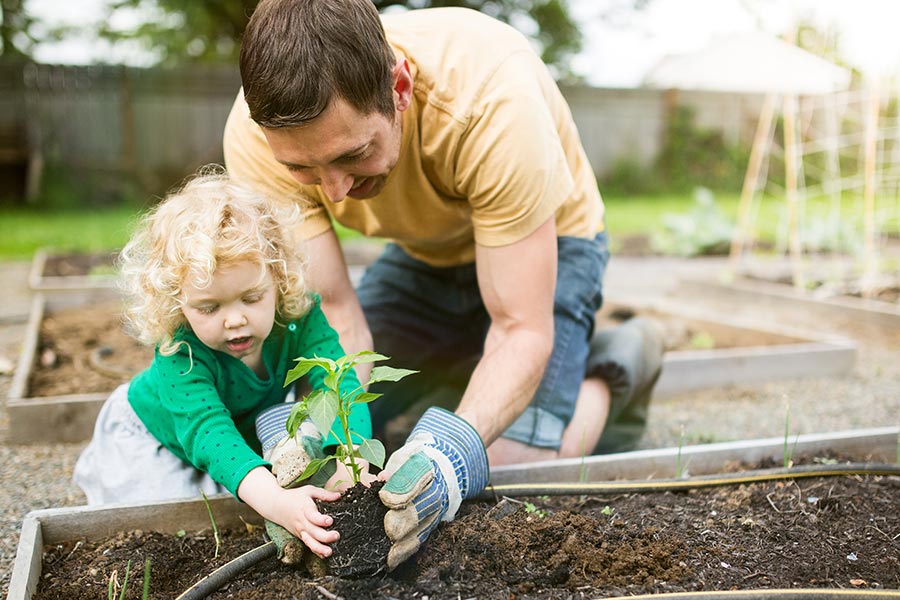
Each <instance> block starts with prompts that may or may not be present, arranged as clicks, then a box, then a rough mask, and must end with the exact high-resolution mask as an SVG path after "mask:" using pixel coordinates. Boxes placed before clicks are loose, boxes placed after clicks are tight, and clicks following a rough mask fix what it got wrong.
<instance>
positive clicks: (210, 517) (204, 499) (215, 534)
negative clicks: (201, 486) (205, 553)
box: [200, 490, 222, 558]
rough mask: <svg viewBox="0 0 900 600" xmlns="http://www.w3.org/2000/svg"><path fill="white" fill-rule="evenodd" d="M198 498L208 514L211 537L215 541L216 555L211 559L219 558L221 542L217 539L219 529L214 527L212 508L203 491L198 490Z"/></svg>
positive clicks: (216, 526) (214, 520)
mask: <svg viewBox="0 0 900 600" xmlns="http://www.w3.org/2000/svg"><path fill="white" fill-rule="evenodd" d="M200 496H201V497H202V498H203V503H204V504H206V512H207V513H209V521H210V523H212V530H213V537H214V538H215V540H216V553H215V554H214V555H213V558H219V547H220V546H221V545H222V541H221V540H220V539H219V527H218V525H216V519H215V517H213V513H212V507H211V506H210V505H209V500H208V499H207V497H206V494H204V493H203V490H200Z"/></svg>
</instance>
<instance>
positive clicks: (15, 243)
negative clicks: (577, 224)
mask: <svg viewBox="0 0 900 600" xmlns="http://www.w3.org/2000/svg"><path fill="white" fill-rule="evenodd" d="M712 198H713V200H714V208H706V209H704V208H703V207H701V206H700V205H698V204H697V201H696V200H695V196H694V195H693V194H690V193H686V194H662V195H656V196H616V195H612V194H606V195H604V198H603V200H604V202H605V203H606V218H607V225H608V227H609V231H610V232H611V234H612V235H613V236H614V237H616V236H625V235H635V234H645V235H649V236H658V235H660V234H662V233H663V232H664V231H665V230H666V220H667V219H668V220H671V217H673V216H680V217H681V221H682V222H688V223H690V222H697V224H698V225H700V226H701V227H702V226H703V225H704V223H706V222H707V220H708V222H709V223H714V222H720V223H723V224H727V223H734V221H735V220H736V217H737V212H738V202H739V194H738V193H716V194H714V195H713V196H712ZM885 204H891V203H890V202H885V203H882V206H884V205H885ZM893 204H896V201H894V202H893ZM885 208H888V207H885ZM889 208H890V211H891V212H892V213H893V212H894V211H896V210H897V207H896V206H892V207H889ZM139 210H140V209H138V208H135V207H134V206H129V207H119V208H106V209H91V210H86V211H76V210H53V211H51V210H46V209H45V210H27V209H21V208H17V209H11V208H0V234H2V235H0V260H17V259H28V258H30V257H31V256H32V255H33V253H34V251H35V250H36V249H38V248H40V247H52V248H54V249H58V250H65V251H82V252H97V251H103V250H115V249H118V248H121V247H122V246H123V245H124V244H125V242H126V241H127V239H128V235H129V232H130V230H131V227H132V225H133V223H134V220H135V218H136V216H137V214H138V211H139ZM755 211H756V215H755V218H754V230H755V231H756V234H757V235H758V237H759V238H760V239H762V240H766V241H770V242H771V241H773V240H775V239H776V238H778V236H782V237H783V236H784V235H785V231H786V225H785V224H786V219H785V216H784V215H785V207H784V203H783V202H782V201H777V200H772V199H769V200H766V201H763V202H761V203H758V205H757V207H756V208H755ZM806 214H807V219H806V228H807V230H808V234H809V235H825V234H827V233H828V232H827V231H826V233H825V234H823V233H822V230H823V224H824V223H825V222H826V220H827V219H828V217H829V210H828V206H827V204H826V203H825V202H824V201H821V200H820V201H815V202H812V201H811V202H809V203H808V205H807V207H806ZM861 214H862V211H861V199H859V198H851V199H849V200H848V201H845V202H844V206H843V207H842V211H841V219H840V222H841V223H842V227H844V228H845V229H846V228H849V229H850V230H851V232H855V233H853V235H860V234H859V232H861V231H862V227H861ZM885 217H887V215H882V216H881V217H880V218H879V223H880V225H881V227H882V228H883V229H887V230H890V231H892V232H896V231H897V230H898V229H900V223H898V218H897V215H896V214H894V215H893V216H892V217H891V218H885ZM338 235H339V236H340V237H341V238H342V239H349V238H353V237H358V236H359V234H357V233H356V232H353V231H350V230H347V229H345V228H342V227H338ZM687 235H690V234H689V233H688V234H687Z"/></svg>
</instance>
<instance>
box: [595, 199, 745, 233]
mask: <svg viewBox="0 0 900 600" xmlns="http://www.w3.org/2000/svg"><path fill="white" fill-rule="evenodd" d="M715 198H716V205H717V206H718V208H719V210H720V211H722V213H723V214H725V215H726V216H728V217H731V218H736V216H737V209H738V201H739V199H740V195H739V194H716V195H715ZM603 202H604V204H606V221H607V225H608V226H609V230H610V232H611V233H613V234H614V235H634V234H640V233H645V234H649V233H654V232H660V231H662V230H663V217H664V215H666V214H667V213H676V214H678V213H685V212H688V211H690V210H691V208H692V207H693V206H694V196H693V194H663V195H659V196H613V195H611V194H604V196H603Z"/></svg>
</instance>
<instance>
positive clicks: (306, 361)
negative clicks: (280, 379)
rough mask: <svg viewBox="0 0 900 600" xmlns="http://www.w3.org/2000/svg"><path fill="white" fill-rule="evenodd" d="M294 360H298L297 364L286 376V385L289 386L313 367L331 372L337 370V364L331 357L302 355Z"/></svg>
mask: <svg viewBox="0 0 900 600" xmlns="http://www.w3.org/2000/svg"><path fill="white" fill-rule="evenodd" d="M294 360H295V361H297V364H296V365H295V366H294V368H293V369H291V370H290V371H288V372H287V374H286V375H285V376H284V387H287V386H288V385H290V384H292V383H293V382H295V381H297V380H298V379H300V378H301V377H303V376H304V375H306V374H307V373H309V371H310V369H312V368H313V367H322V368H323V369H325V370H326V371H328V372H329V373H331V372H334V371H336V370H337V365H335V363H334V361H333V360H331V359H330V358H318V357H315V358H304V357H302V356H301V357H300V358H295V359H294Z"/></svg>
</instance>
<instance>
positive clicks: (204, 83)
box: [0, 64, 763, 204]
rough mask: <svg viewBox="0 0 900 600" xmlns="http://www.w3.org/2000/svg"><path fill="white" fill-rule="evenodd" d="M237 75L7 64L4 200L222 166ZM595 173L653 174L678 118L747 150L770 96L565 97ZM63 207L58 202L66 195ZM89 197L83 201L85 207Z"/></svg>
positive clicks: (124, 185)
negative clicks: (682, 114)
mask: <svg viewBox="0 0 900 600" xmlns="http://www.w3.org/2000/svg"><path fill="white" fill-rule="evenodd" d="M239 86H240V78H239V74H238V72H237V69H236V67H232V66H184V67H178V68H166V69H162V68H151V69H141V68H130V67H118V66H81V67H80V66H65V67H63V66H52V65H37V64H20V65H15V64H12V65H11V64H3V65H0V190H2V192H0V200H2V201H5V202H7V203H9V202H15V203H18V202H26V203H27V202H28V201H29V200H34V199H35V198H36V197H38V195H39V194H40V190H41V188H42V187H43V186H47V185H57V186H61V187H66V186H68V187H69V188H78V189H80V190H82V192H83V191H86V190H89V192H90V196H91V197H92V199H93V201H94V203H95V204H107V203H111V202H114V201H115V200H116V199H117V198H121V197H123V196H131V197H135V196H137V197H147V196H152V195H161V194H163V193H164V192H165V191H166V190H167V189H168V188H169V187H171V186H172V185H175V184H177V183H178V182H179V181H181V179H182V178H183V177H185V176H186V175H188V174H190V173H191V172H193V171H194V170H195V169H196V168H197V167H198V166H200V165H203V164H207V163H210V162H218V163H221V162H222V148H221V140H222V130H223V127H224V124H225V120H226V118H227V115H228V112H229V109H230V107H231V105H232V103H233V101H234V97H235V94H236V93H237V90H238V88H239ZM563 93H564V95H565V96H566V98H567V99H568V101H569V103H570V106H571V109H572V112H573V115H574V118H575V121H576V122H577V124H578V126H579V130H580V133H581V136H582V140H583V143H584V145H585V148H586V150H587V153H588V157H589V159H590V161H591V164H592V165H593V167H594V170H595V171H596V172H597V174H598V176H599V177H600V178H601V179H602V178H603V177H604V176H606V175H608V174H609V173H610V172H611V171H612V170H614V169H615V168H616V167H617V165H618V166H621V165H622V164H623V163H627V164H633V165H635V167H636V168H645V167H648V166H650V165H652V164H653V163H654V162H655V161H656V160H657V159H658V157H659V155H660V152H661V149H662V148H663V147H664V145H665V144H666V136H667V132H668V131H669V127H670V123H671V119H672V116H673V114H675V111H676V110H678V109H679V108H682V109H683V108H685V107H686V108H689V109H690V110H691V112H692V118H693V123H694V126H696V127H698V128H702V129H704V130H709V131H712V132H714V134H715V135H716V136H718V137H720V138H721V139H722V140H724V143H726V144H728V145H736V146H742V147H746V148H749V146H750V143H751V141H752V137H753V132H754V130H755V127H756V120H757V117H758V115H759V110H760V106H761V104H762V100H763V99H762V96H761V95H756V94H735V93H717V92H689V91H678V92H675V91H664V90H654V89H646V88H637V89H601V88H590V87H581V86H575V87H564V88H563ZM57 196H58V195H57ZM82 197H83V196H82Z"/></svg>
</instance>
